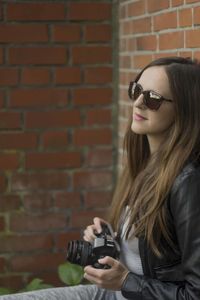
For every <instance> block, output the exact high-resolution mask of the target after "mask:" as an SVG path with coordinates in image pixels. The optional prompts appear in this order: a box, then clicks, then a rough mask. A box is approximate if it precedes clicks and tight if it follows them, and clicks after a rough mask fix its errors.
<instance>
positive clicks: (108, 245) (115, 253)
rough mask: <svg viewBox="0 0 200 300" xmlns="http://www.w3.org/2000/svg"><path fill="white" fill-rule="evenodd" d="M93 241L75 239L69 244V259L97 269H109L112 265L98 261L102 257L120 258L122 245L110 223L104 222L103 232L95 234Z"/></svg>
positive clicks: (74, 262)
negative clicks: (120, 245)
mask: <svg viewBox="0 0 200 300" xmlns="http://www.w3.org/2000/svg"><path fill="white" fill-rule="evenodd" d="M95 235H96V238H95V239H94V241H93V242H87V241H79V240H73V241H70V242H69V243H68V246H67V260H68V261H69V262H71V263H73V264H78V265H80V266H87V265H92V266H93V267H94V268H96V269H109V268H110V266H108V265H103V264H100V263H99V262H98V260H99V259H100V258H103V257H105V256H111V257H113V258H115V259H118V258H119V253H120V247H119V244H118V242H117V241H116V239H115V235H114V232H113V230H112V227H111V226H110V224H102V232H101V233H99V234H95Z"/></svg>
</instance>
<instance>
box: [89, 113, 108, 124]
mask: <svg viewBox="0 0 200 300" xmlns="http://www.w3.org/2000/svg"><path fill="white" fill-rule="evenodd" d="M86 124H87V125H97V124H99V125H102V124H111V110H110V109H92V110H88V111H87V113H86Z"/></svg>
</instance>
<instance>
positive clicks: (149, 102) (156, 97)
mask: <svg viewBox="0 0 200 300" xmlns="http://www.w3.org/2000/svg"><path fill="white" fill-rule="evenodd" d="M141 94H143V96H144V97H143V103H144V105H145V106H146V107H147V108H149V109H151V110H158V109H159V107H160V106H161V104H162V103H163V101H168V102H173V101H172V100H171V99H167V98H164V97H163V96H161V95H160V94H158V93H156V92H154V91H151V90H149V91H143V88H142V86H141V85H140V84H139V83H137V82H135V81H131V82H130V84H129V89H128V95H129V98H130V99H131V100H132V101H135V100H137V99H138V97H139V96H140V95H141Z"/></svg>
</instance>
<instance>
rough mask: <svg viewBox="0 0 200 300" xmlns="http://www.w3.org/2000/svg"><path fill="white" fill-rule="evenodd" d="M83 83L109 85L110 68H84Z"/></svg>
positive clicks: (110, 80)
mask: <svg viewBox="0 0 200 300" xmlns="http://www.w3.org/2000/svg"><path fill="white" fill-rule="evenodd" d="M84 82H85V83H96V84H101V83H102V84H103V83H111V82H112V68H111V67H91V68H84Z"/></svg>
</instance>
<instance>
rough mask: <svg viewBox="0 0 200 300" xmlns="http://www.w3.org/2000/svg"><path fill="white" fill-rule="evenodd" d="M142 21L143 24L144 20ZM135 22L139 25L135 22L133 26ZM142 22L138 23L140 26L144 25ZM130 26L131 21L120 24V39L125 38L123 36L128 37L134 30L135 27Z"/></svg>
mask: <svg viewBox="0 0 200 300" xmlns="http://www.w3.org/2000/svg"><path fill="white" fill-rule="evenodd" d="M142 20H143V22H145V21H144V18H143V19H142ZM135 22H136V23H137V22H138V24H139V22H140V20H135V21H134V24H135ZM143 22H140V24H144V23H143ZM132 25H133V21H131V20H129V19H128V20H125V21H123V22H121V25H120V33H121V36H122V37H123V36H125V35H128V34H130V33H131V32H132V29H134V28H135V26H132ZM131 26H132V28H131Z"/></svg>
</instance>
